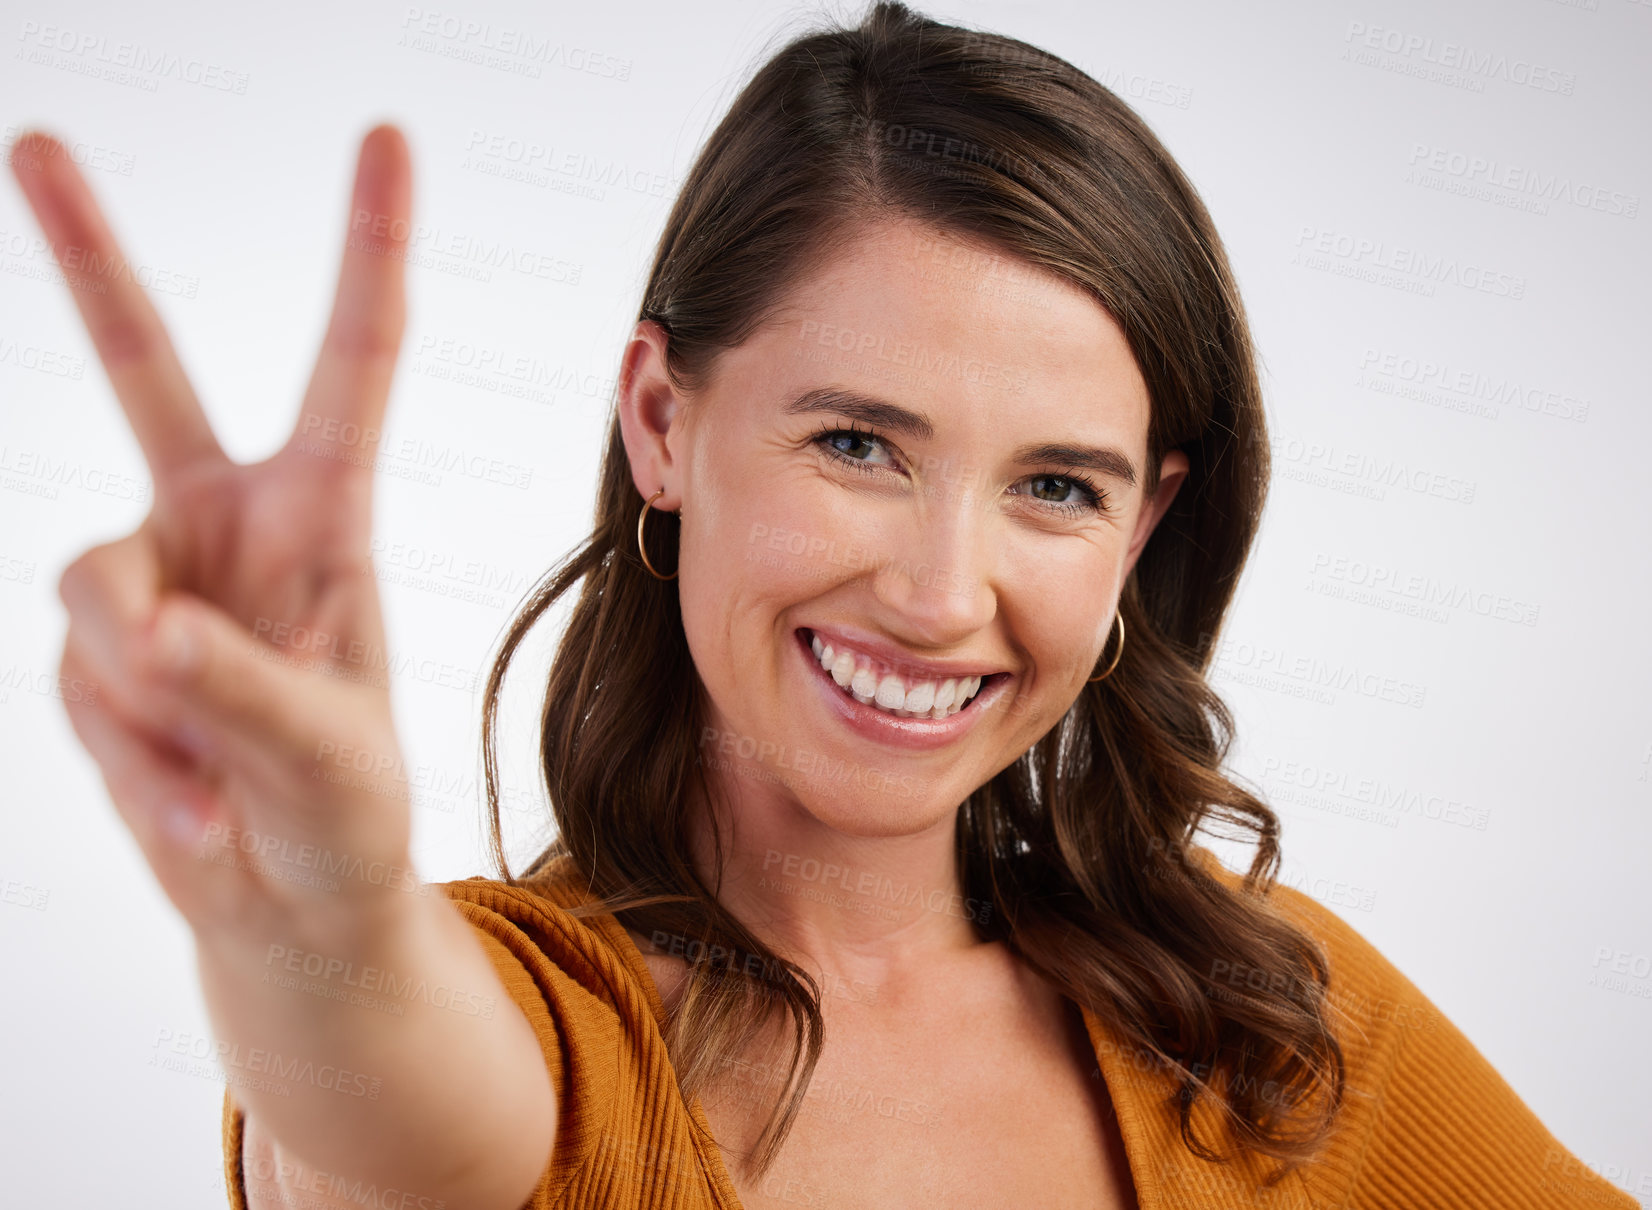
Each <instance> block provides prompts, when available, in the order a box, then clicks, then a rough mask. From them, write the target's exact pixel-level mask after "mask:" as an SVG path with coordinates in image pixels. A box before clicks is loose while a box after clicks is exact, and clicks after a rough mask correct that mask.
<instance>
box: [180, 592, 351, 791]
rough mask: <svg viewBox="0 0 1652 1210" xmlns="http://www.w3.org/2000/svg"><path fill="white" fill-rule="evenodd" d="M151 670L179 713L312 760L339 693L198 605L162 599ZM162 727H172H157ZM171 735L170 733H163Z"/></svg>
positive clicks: (197, 600) (213, 609)
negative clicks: (175, 698) (175, 700)
mask: <svg viewBox="0 0 1652 1210" xmlns="http://www.w3.org/2000/svg"><path fill="white" fill-rule="evenodd" d="M149 658H150V666H151V667H152V668H153V670H154V671H155V673H156V675H157V676H158V677H159V678H160V679H161V680H162V681H163V682H164V683H165V684H166V685H167V686H168V687H169V688H170V689H171V690H172V691H173V692H174V693H175V694H176V695H177V696H178V698H179V699H180V701H182V702H183V703H184V704H185V706H186V708H187V709H189V710H191V711H195V712H199V713H200V714H201V715H203V716H205V717H206V718H209V719H211V720H212V722H213V723H214V724H216V725H217V726H220V727H223V728H226V729H228V730H230V731H232V732H236V733H240V734H242V735H252V736H256V737H258V739H259V740H260V746H262V747H266V748H268V747H271V746H273V747H274V748H275V749H276V750H277V751H278V752H279V753H280V754H282V755H285V756H292V757H295V758H300V759H304V760H309V759H313V757H314V749H315V745H316V741H317V738H318V737H319V736H321V735H322V734H324V733H325V731H326V727H327V722H326V720H327V719H329V718H331V717H334V709H333V708H334V707H335V706H336V705H338V703H336V702H335V701H334V700H333V699H334V698H335V696H336V695H337V694H338V693H339V692H340V690H341V688H342V686H340V685H339V684H337V683H335V682H332V681H329V680H324V679H322V678H320V677H317V676H315V675H313V674H312V673H311V672H309V671H308V670H307V667H298V666H294V663H295V660H296V658H297V657H295V656H294V655H293V654H291V653H288V652H286V651H283V650H282V649H281V648H279V647H274V646H271V645H270V644H268V643H266V642H264V641H263V640H262V639H259V638H257V637H256V636H254V635H252V634H250V633H248V631H247V628H246V627H245V626H243V625H241V623H239V622H237V621H236V620H235V619H234V618H233V617H231V616H230V615H229V614H227V613H225V612H224V611H223V610H221V609H219V608H218V607H217V606H216V605H214V604H213V603H212V602H210V601H208V600H206V599H205V598H203V597H198V596H195V595H193V594H190V593H178V592H174V593H168V594H166V595H165V596H163V597H162V598H161V602H160V604H159V606H158V607H157V608H156V610H155V616H154V619H153V621H152V622H151V624H150V631H149ZM157 721H158V722H160V723H161V724H162V725H163V726H165V725H166V724H167V723H168V722H174V723H175V722H176V721H179V720H165V719H161V720H157ZM168 729H171V728H168Z"/></svg>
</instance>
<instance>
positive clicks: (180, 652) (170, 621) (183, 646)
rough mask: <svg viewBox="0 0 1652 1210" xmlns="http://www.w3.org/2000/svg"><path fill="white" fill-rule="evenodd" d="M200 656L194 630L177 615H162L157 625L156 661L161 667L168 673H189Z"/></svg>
mask: <svg viewBox="0 0 1652 1210" xmlns="http://www.w3.org/2000/svg"><path fill="white" fill-rule="evenodd" d="M199 656H200V646H199V644H198V643H197V642H196V639H195V631H194V628H193V627H191V626H190V625H189V624H188V623H187V622H185V621H184V620H183V619H182V618H180V617H179V616H178V615H177V614H175V613H167V614H163V615H161V618H160V620H159V621H157V622H156V623H155V659H156V660H157V662H158V663H159V664H160V666H161V667H162V668H164V669H166V670H167V671H168V672H174V673H178V672H188V671H189V670H190V669H192V668H194V667H195V663H196V660H197V659H198V658H199Z"/></svg>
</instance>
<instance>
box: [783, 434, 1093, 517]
mask: <svg viewBox="0 0 1652 1210" xmlns="http://www.w3.org/2000/svg"><path fill="white" fill-rule="evenodd" d="M833 437H854V438H857V439H859V440H861V441H876V442H879V443H881V442H882V441H883V438H882V437H881V436H879V435H878V434H877V433H876V432H875V431H873V430H872V429H863V428H860V427H859V426H858V425H855V424H853V423H851V424H850V425H849V427H848V428H839V427H834V426H833V425H830V424H823V425H821V426H820V431H819V432H818V433H817V434H816V435H815V438H814V444H815V445H816V446H818V447H819V448H820V449H821V451H822V452H824V453H825V454H826V455H827V456H828V457H830V458H832V459H833V460H834V461H837V462H842V463H847V464H848V465H849V466H852V467H854V468H855V469H856V470H858V471H860V472H861V473H863V474H867V475H875V474H877V473H878V470H877V468H876V467H874V466H872V465H871V464H870V463H868V462H866V461H864V460H863V459H860V458H851V457H849V456H848V455H847V454H845V453H844V452H843V451H842V450H839V449H835V448H833V446H832V445H831V444H830V441H831V438H833ZM1029 477H1030V478H1035V479H1036V478H1047V479H1063V480H1065V481H1066V482H1068V483H1070V484H1072V485H1073V486H1074V487H1076V488H1078V490H1079V491H1080V492H1082V493H1083V494H1084V496H1085V502H1084V503H1082V504H1057V503H1054V502H1053V501H1049V500H1040V501H1039V503H1040V504H1044V505H1046V506H1048V507H1049V508H1050V509H1052V510H1054V511H1055V512H1058V513H1062V514H1065V515H1066V516H1070V517H1071V516H1077V515H1078V514H1080V513H1085V512H1093V513H1106V512H1108V511H1109V506H1108V503H1107V493H1106V492H1105V491H1103V490H1102V489H1101V488H1100V487H1098V486H1096V484H1095V483H1094V482H1092V481H1091V480H1090V479H1088V478H1086V477H1085V476H1083V475H1080V474H1075V473H1062V474H1055V473H1046V474H1044V475H1033V476H1029Z"/></svg>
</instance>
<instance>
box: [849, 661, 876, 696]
mask: <svg viewBox="0 0 1652 1210" xmlns="http://www.w3.org/2000/svg"><path fill="white" fill-rule="evenodd" d="M849 688H850V689H852V690H854V693H855V696H856V697H863V698H865V699H866V700H867V701H871V700H872V699H873V698H874V697H876V696H877V694H878V680H877V678H876V677H875V676H873V675H872V669H871V668H869V667H868V668H856V669H855V675H854V676H852V677H850V678H849Z"/></svg>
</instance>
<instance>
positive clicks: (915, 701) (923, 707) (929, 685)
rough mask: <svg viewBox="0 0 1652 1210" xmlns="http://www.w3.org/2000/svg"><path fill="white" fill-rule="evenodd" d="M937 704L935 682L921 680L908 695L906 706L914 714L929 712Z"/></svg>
mask: <svg viewBox="0 0 1652 1210" xmlns="http://www.w3.org/2000/svg"><path fill="white" fill-rule="evenodd" d="M934 704H935V682H934V681H919V682H918V683H917V684H916V685H914V686H912V692H911V693H908V694H907V695H906V708H907V709H908V710H910V711H911V712H912V713H913V714H928V713H929V709H930V707H931V706H933V705H934Z"/></svg>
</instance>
